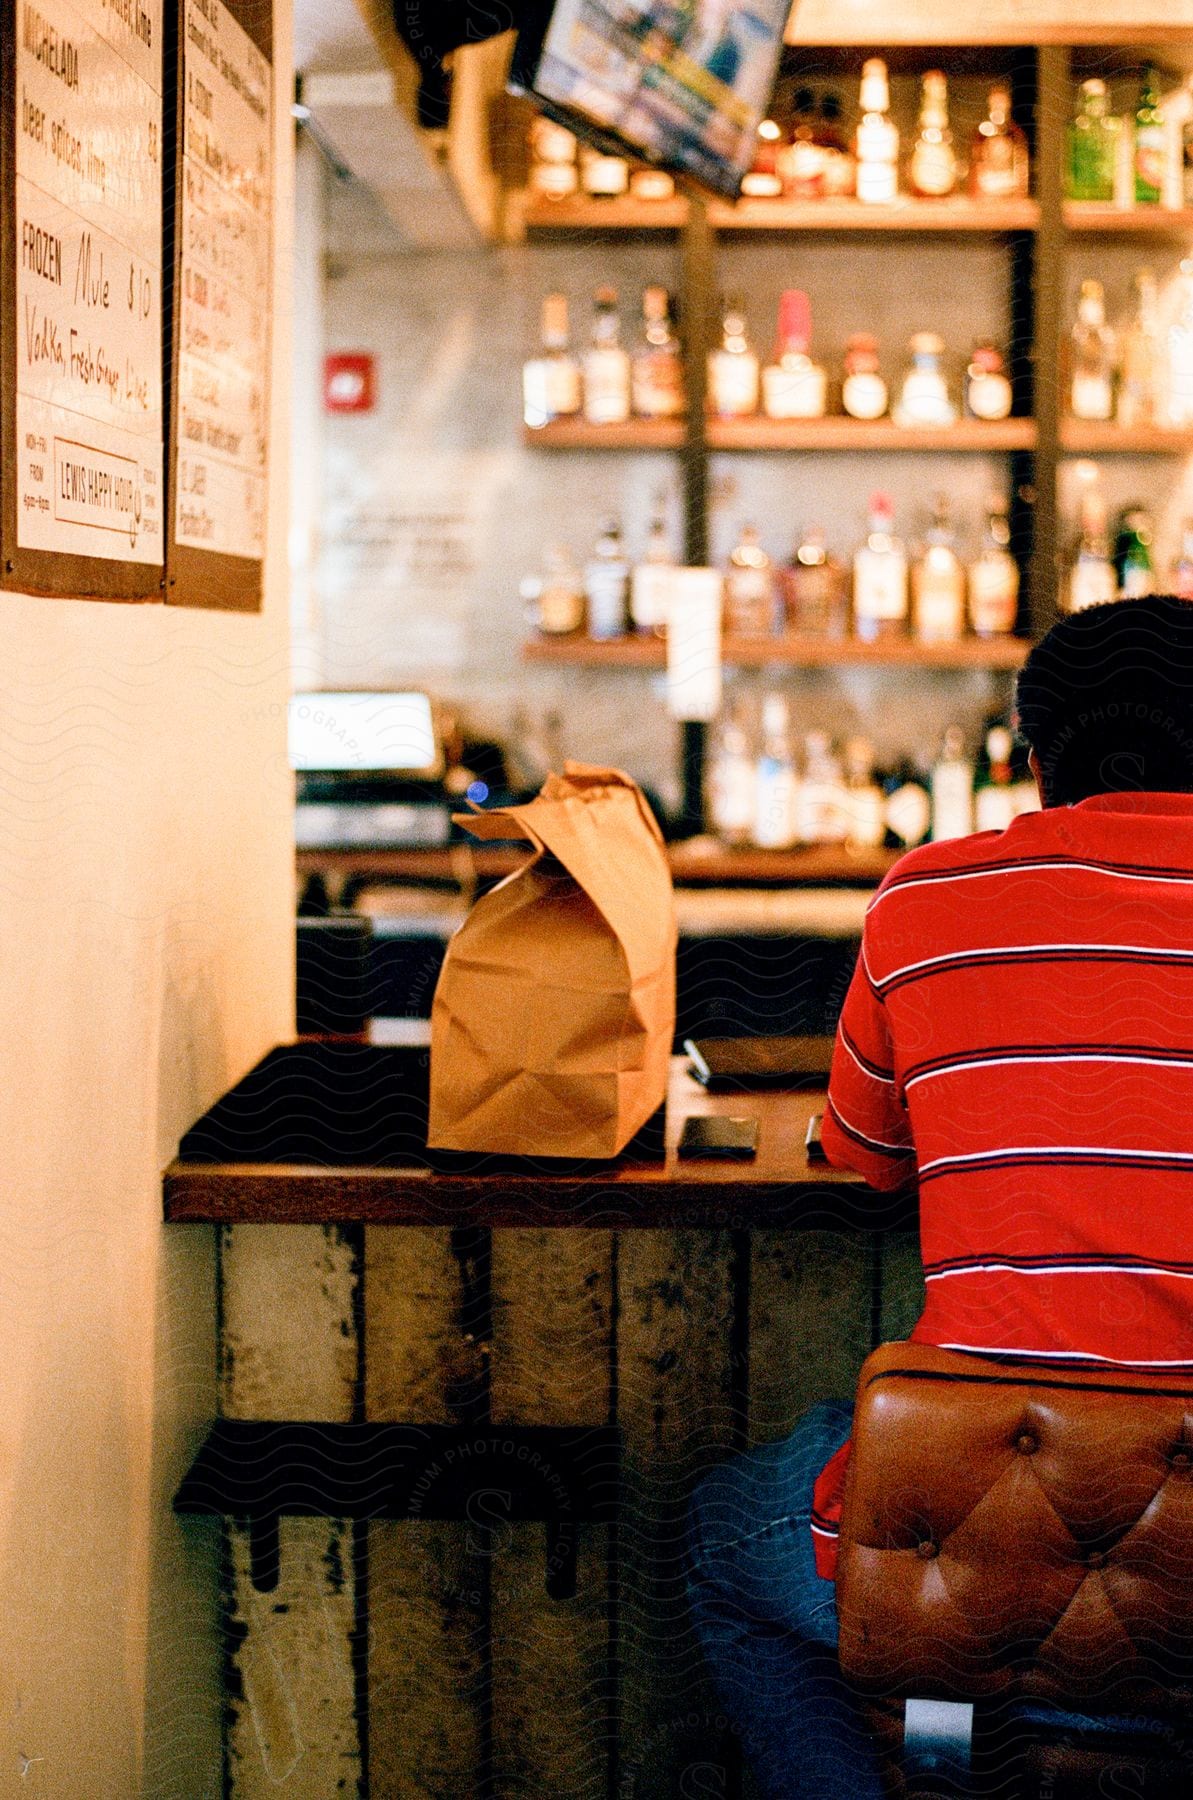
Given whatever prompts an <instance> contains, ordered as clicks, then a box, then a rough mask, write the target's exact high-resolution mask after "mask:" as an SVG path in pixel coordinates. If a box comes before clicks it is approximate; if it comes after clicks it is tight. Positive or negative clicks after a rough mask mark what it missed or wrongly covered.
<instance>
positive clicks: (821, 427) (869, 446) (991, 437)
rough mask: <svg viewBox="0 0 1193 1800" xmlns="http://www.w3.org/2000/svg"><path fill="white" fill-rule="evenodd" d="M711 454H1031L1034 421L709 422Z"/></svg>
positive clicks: (841, 420) (760, 419)
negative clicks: (901, 423)
mask: <svg viewBox="0 0 1193 1800" xmlns="http://www.w3.org/2000/svg"><path fill="white" fill-rule="evenodd" d="M706 437H707V442H708V446H709V449H710V450H949V451H951V450H966V451H970V450H978V451H987V452H991V453H993V452H996V451H1002V450H1031V449H1033V448H1034V446H1035V442H1036V422H1035V420H1034V419H999V420H995V421H991V422H987V421H986V420H984V419H958V420H957V423H956V424H955V425H948V426H943V427H935V426H934V427H932V428H931V429H929V428H927V427H920V428H918V429H917V428H916V427H914V426H899V425H896V424H894V422H893V421H892V420H890V419H875V420H873V421H872V422H871V421H869V420H866V419H837V418H831V419H762V418H758V419H710V420H709V421H708V426H707V431H706Z"/></svg>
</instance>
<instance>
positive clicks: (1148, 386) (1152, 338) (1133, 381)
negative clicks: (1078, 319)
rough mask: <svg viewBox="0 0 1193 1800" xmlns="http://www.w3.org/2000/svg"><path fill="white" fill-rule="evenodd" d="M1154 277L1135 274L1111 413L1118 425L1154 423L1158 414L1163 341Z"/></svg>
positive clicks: (1145, 271)
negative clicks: (1132, 307) (1131, 308)
mask: <svg viewBox="0 0 1193 1800" xmlns="http://www.w3.org/2000/svg"><path fill="white" fill-rule="evenodd" d="M1157 308H1158V298H1157V293H1156V278H1155V276H1154V275H1153V274H1152V272H1151V270H1150V269H1140V271H1139V273H1138V274H1137V275H1136V277H1135V313H1134V317H1133V318H1132V320H1131V323H1130V324H1129V325H1128V326H1127V329H1126V331H1125V332H1124V333H1123V350H1122V363H1121V366H1120V369H1119V381H1118V398H1117V400H1116V402H1115V409H1114V416H1115V418H1116V420H1117V421H1118V423H1119V424H1120V425H1123V426H1125V427H1127V428H1128V429H1130V427H1131V426H1133V425H1154V424H1155V422H1156V419H1157V417H1158V414H1159V400H1160V373H1161V368H1162V361H1163V354H1164V352H1163V343H1162V339H1161V336H1160V323H1159V319H1158V316H1157Z"/></svg>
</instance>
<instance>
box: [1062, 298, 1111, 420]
mask: <svg viewBox="0 0 1193 1800" xmlns="http://www.w3.org/2000/svg"><path fill="white" fill-rule="evenodd" d="M1069 343H1070V356H1071V361H1072V377H1071V380H1070V383H1069V410H1070V412H1071V413H1072V415H1073V417H1074V418H1075V419H1109V418H1112V417H1113V416H1114V364H1115V348H1116V346H1115V338H1114V333H1113V331H1112V330H1111V329H1110V327H1109V325H1108V324H1107V323H1106V301H1105V297H1104V295H1103V293H1102V283H1101V282H1100V281H1083V282H1082V283H1081V298H1080V300H1079V301H1078V302H1077V320H1076V323H1075V324H1074V326H1073V331H1072V335H1071V337H1070V340H1069Z"/></svg>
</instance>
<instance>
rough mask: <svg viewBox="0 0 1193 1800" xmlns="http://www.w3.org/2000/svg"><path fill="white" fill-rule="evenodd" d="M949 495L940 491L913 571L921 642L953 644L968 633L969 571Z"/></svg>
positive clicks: (916, 630) (916, 624) (915, 620)
mask: <svg viewBox="0 0 1193 1800" xmlns="http://www.w3.org/2000/svg"><path fill="white" fill-rule="evenodd" d="M955 545H956V537H955V534H954V532H953V527H952V522H951V520H950V517H949V502H948V496H947V495H946V494H937V496H936V500H935V502H934V505H933V509H932V524H931V527H930V528H929V530H928V531H927V532H926V533H925V535H924V554H923V555H922V556H921V558H920V560H919V561H918V562H917V563H916V565H915V568H914V569H913V570H912V574H911V591H912V625H913V630H914V633H915V636H916V638H917V640H918V641H919V642H920V643H921V644H953V643H956V641H957V639H958V638H960V637H962V636H963V635H964V632H965V570H964V569H963V568H962V567H961V561H960V558H959V557H958V555H957V551H956V548H955Z"/></svg>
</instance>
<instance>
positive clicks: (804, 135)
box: [777, 87, 825, 200]
mask: <svg viewBox="0 0 1193 1800" xmlns="http://www.w3.org/2000/svg"><path fill="white" fill-rule="evenodd" d="M777 165H778V171H779V179H780V181H781V182H782V185H783V192H784V193H785V194H787V195H788V196H789V197H790V198H791V199H793V200H819V199H820V197H821V195H822V194H823V193H824V172H825V155H824V150H823V147H822V146H821V145H820V144H819V143H818V141H817V136H816V96H815V94H814V93H813V92H812V89H811V88H809V87H799V88H796V90H795V94H794V96H793V99H792V117H791V135H790V137H789V139H788V141H787V142H786V143H785V144H780V146H779V152H778V157H777Z"/></svg>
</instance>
